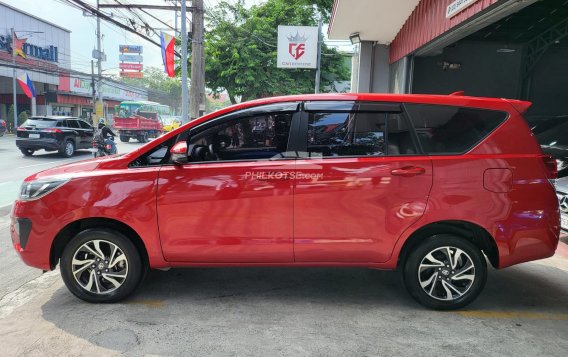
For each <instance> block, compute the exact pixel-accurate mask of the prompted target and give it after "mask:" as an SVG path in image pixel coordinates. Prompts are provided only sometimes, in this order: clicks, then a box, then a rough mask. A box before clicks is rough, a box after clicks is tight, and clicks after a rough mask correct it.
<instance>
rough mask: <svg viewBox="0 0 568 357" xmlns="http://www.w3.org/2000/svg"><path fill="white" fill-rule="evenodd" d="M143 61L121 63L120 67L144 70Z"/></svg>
mask: <svg viewBox="0 0 568 357" xmlns="http://www.w3.org/2000/svg"><path fill="white" fill-rule="evenodd" d="M142 67H143V66H142V63H119V64H118V68H120V69H130V70H134V71H141V70H142Z"/></svg>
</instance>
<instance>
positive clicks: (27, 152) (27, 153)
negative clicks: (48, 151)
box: [20, 149, 35, 156]
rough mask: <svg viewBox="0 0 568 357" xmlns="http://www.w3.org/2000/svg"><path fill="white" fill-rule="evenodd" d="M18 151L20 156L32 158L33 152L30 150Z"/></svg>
mask: <svg viewBox="0 0 568 357" xmlns="http://www.w3.org/2000/svg"><path fill="white" fill-rule="evenodd" d="M20 151H21V152H22V154H24V156H32V155H33V154H34V151H35V150H32V149H20Z"/></svg>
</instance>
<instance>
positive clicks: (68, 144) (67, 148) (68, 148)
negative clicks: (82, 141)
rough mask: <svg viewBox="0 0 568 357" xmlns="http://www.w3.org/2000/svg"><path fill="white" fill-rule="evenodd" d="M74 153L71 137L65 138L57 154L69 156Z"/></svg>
mask: <svg viewBox="0 0 568 357" xmlns="http://www.w3.org/2000/svg"><path fill="white" fill-rule="evenodd" d="M74 153H75V143H74V142H73V140H71V139H67V140H65V143H64V144H63V147H62V148H61V149H60V150H59V154H61V155H62V156H63V157H71V156H73V154H74Z"/></svg>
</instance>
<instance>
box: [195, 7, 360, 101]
mask: <svg viewBox="0 0 568 357" xmlns="http://www.w3.org/2000/svg"><path fill="white" fill-rule="evenodd" d="M332 3H333V0H296V1H290V0H268V1H266V2H265V3H263V4H261V5H255V6H252V7H251V8H246V7H245V6H244V0H237V1H235V2H228V1H221V2H220V3H219V4H218V6H216V7H215V9H212V10H210V11H208V13H207V14H206V16H207V27H208V28H207V31H206V34H205V56H206V57H205V58H206V59H205V70H206V74H205V81H206V86H207V87H208V88H209V89H211V90H212V91H213V92H214V93H220V92H223V91H224V90H226V91H227V92H228V94H229V98H230V99H231V102H233V103H235V102H236V97H241V100H243V101H245V100H250V99H254V98H261V97H267V96H273V95H286V94H302V93H312V92H313V90H314V86H315V70H313V69H293V70H292V69H281V68H276V56H277V47H276V42H277V32H278V25H301V26H317V15H318V9H319V11H320V12H321V13H322V15H323V17H324V19H325V18H326V16H327V18H328V17H329V12H330V10H331V4H332ZM321 62H322V72H321V88H322V89H323V88H326V87H327V88H329V87H331V86H333V83H334V82H335V81H343V80H347V79H348V78H349V73H348V68H347V67H346V66H345V62H344V58H343V56H342V55H341V54H339V53H337V51H336V50H335V49H332V48H329V47H327V46H326V45H325V43H324V44H322V61H321Z"/></svg>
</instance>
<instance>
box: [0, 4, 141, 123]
mask: <svg viewBox="0 0 568 357" xmlns="http://www.w3.org/2000/svg"><path fill="white" fill-rule="evenodd" d="M13 33H15V38H14V36H13ZM14 48H15V53H16V56H15V66H14V64H13V61H14V58H13V57H12V51H13V50H14ZM71 53H72V52H71V32H70V31H69V30H67V29H65V28H62V27H60V26H58V25H55V24H53V23H50V22H48V21H45V20H43V19H41V18H39V17H36V16H34V15H32V14H29V13H27V12H24V11H21V10H19V9H17V8H14V7H12V6H9V5H7V4H4V3H2V2H0V118H2V119H7V122H8V123H9V124H10V125H12V123H13V118H11V117H10V118H8V112H9V110H10V107H11V106H12V105H13V102H14V100H13V89H12V88H13V81H12V79H13V75H14V67H16V68H17V72H16V73H17V74H21V73H22V71H25V72H26V73H27V74H28V76H29V77H30V79H31V80H32V82H33V85H34V88H35V91H36V95H37V96H36V98H35V105H34V101H33V100H31V99H30V98H28V97H27V96H26V95H25V94H24V92H23V90H22V89H21V88H20V86H19V85H18V84H17V85H16V102H17V109H18V114H19V113H21V112H23V111H26V112H27V113H29V114H32V113H35V114H38V115H73V116H80V117H83V118H89V117H90V115H91V113H92V112H93V100H92V95H93V94H92V93H93V91H92V87H91V82H92V78H91V76H90V75H89V74H83V73H79V72H77V71H73V70H72V68H71V67H72V66H71V61H72V58H71V57H72V56H71ZM102 93H103V98H104V106H105V109H106V110H105V113H106V114H107V118H111V117H112V113H113V111H112V108H113V107H114V106H115V105H116V104H118V103H119V102H121V101H123V100H147V99H148V93H147V91H146V90H145V89H140V88H136V87H132V86H127V85H125V84H121V83H118V82H115V81H110V80H105V81H104V85H103V90H102Z"/></svg>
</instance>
